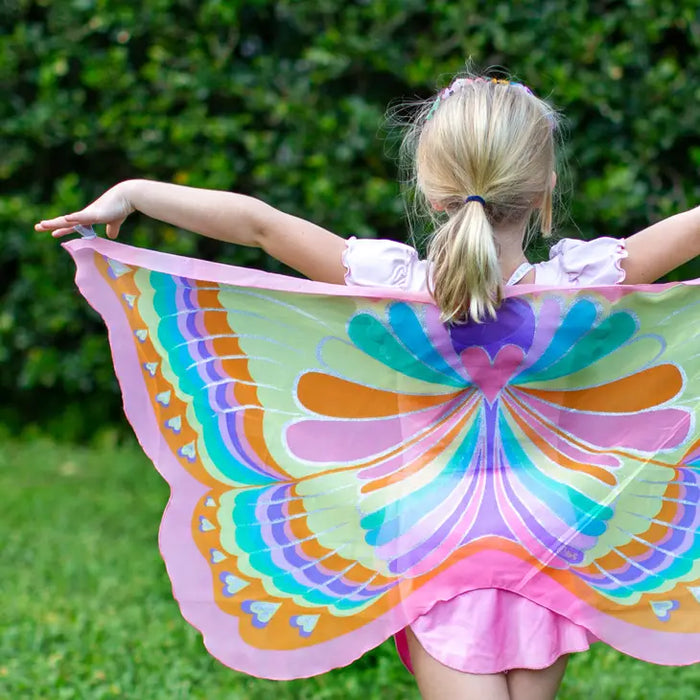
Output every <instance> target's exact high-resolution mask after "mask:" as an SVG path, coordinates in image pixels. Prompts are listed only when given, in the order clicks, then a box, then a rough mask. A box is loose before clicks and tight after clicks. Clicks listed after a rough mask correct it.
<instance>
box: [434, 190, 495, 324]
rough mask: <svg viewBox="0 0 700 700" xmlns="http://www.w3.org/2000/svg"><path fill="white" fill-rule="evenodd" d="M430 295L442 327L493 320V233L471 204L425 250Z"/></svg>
mask: <svg viewBox="0 0 700 700" xmlns="http://www.w3.org/2000/svg"><path fill="white" fill-rule="evenodd" d="M428 261H429V263H430V267H431V278H432V279H431V282H430V284H431V290H430V291H431V293H432V295H433V298H434V299H435V303H436V304H437V305H438V307H439V308H440V312H441V318H442V320H443V321H444V322H448V321H452V322H459V321H466V320H470V321H474V322H476V323H481V322H482V321H483V320H484V319H485V318H487V317H489V318H495V317H496V309H497V308H498V306H499V305H500V303H501V301H502V299H503V289H502V283H503V281H502V279H501V269H500V266H499V264H498V251H497V250H496V243H495V241H494V237H493V228H492V227H491V224H490V223H489V220H488V218H487V216H486V211H485V209H484V206H483V205H482V204H480V203H479V202H477V201H470V202H467V203H466V204H462V205H460V208H459V209H458V210H457V212H456V213H454V214H453V215H452V216H450V218H449V219H448V221H447V222H445V223H444V224H443V225H442V226H440V228H438V229H437V231H435V233H434V234H433V236H432V238H431V240H430V243H429V245H428Z"/></svg>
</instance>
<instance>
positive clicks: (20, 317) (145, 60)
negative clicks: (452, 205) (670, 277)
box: [0, 0, 700, 437]
mask: <svg viewBox="0 0 700 700" xmlns="http://www.w3.org/2000/svg"><path fill="white" fill-rule="evenodd" d="M1 7H2V13H3V15H2V20H1V21H2V23H3V24H4V25H6V26H5V27H4V28H3V32H2V34H1V35H0V76H1V78H2V84H3V87H4V91H3V92H4V97H5V99H3V100H2V102H0V124H1V130H0V133H2V135H3V142H2V144H0V146H1V147H2V159H1V160H0V177H2V179H3V180H4V185H3V190H4V195H3V198H2V199H1V200H0V227H1V230H2V232H3V236H4V245H3V246H2V249H1V250H0V271H1V273H2V275H1V277H0V279H1V280H2V281H1V282H0V295H1V299H2V307H1V310H0V361H1V364H0V386H2V389H3V391H4V393H5V395H8V394H11V395H12V396H13V397H14V400H13V405H14V408H13V409H12V411H11V410H10V409H9V408H8V407H7V405H6V404H4V406H5V408H4V416H3V417H4V419H5V420H7V421H10V422H13V423H14V424H16V425H19V424H22V423H26V422H27V421H37V420H42V421H48V423H47V425H49V426H50V427H52V429H53V430H54V431H55V432H60V433H62V434H64V435H69V436H72V437H79V436H80V435H82V434H84V433H85V432H86V431H87V430H88V429H91V428H92V427H94V425H96V424H97V425H101V424H105V423H108V422H110V421H113V420H115V418H116V416H117V415H118V403H119V402H118V399H117V397H116V384H115V382H114V379H113V377H112V371H111V367H110V360H109V355H108V348H107V344H106V338H105V333H104V331H103V329H102V327H101V325H100V323H99V322H98V320H97V319H96V318H95V316H94V314H92V313H91V312H90V311H89V310H88V309H87V308H86V305H85V303H84V302H83V301H82V300H81V299H80V298H79V297H78V296H77V294H76V292H75V291H74V290H73V288H72V286H71V263H70V261H69V260H68V256H67V255H65V254H63V253H61V252H60V251H59V250H58V249H57V247H56V246H55V245H54V244H53V241H51V240H47V239H48V237H47V236H46V235H37V234H35V233H33V231H32V224H33V223H34V222H35V221H36V220H38V219H41V218H47V217H49V216H52V215H56V214H58V213H64V212H65V211H67V210H73V209H77V208H79V207H81V206H82V205H84V204H85V203H87V202H88V201H89V200H90V199H92V198H94V197H95V196H97V195H98V194H99V193H100V192H101V191H103V190H104V189H105V188H107V187H109V186H110V185H112V184H114V183H115V182H117V181H119V180H122V179H125V178H128V177H136V176H138V177H149V178H156V179H162V180H172V181H175V182H179V183H184V184H190V185H195V186H202V187H213V188H222V189H234V190H237V191H240V192H245V193H248V194H252V195H255V196H259V197H262V198H263V199H265V200H266V201H268V202H270V203H271V204H274V205H275V206H278V207H280V208H282V209H284V210H286V211H289V212H292V213H296V214H299V215H302V216H304V217H306V218H309V219H312V220H314V221H316V222H318V223H320V224H322V225H324V226H326V227H328V228H331V229H333V230H335V231H338V232H339V233H342V234H346V235H349V234H354V235H358V236H379V235H381V236H389V237H394V238H399V239H400V238H402V237H404V236H405V230H406V228H405V224H404V221H403V218H402V205H401V202H400V199H399V190H398V186H397V184H396V168H395V164H394V162H393V160H392V157H391V152H392V150H393V145H394V138H393V137H392V136H390V137H389V138H386V137H385V134H384V132H383V131H382V130H381V128H380V127H381V124H382V115H383V112H384V110H385V108H386V105H387V103H389V102H390V101H391V100H394V99H411V98H413V97H415V96H427V95H429V94H431V93H432V92H433V91H434V90H435V88H436V87H441V86H442V85H443V84H444V82H445V80H447V76H449V75H450V74H451V73H453V72H455V71H457V70H459V69H460V68H462V67H463V65H464V60H465V57H469V56H471V57H472V58H473V60H474V62H475V65H476V66H477V67H488V66H491V65H502V66H506V67H507V68H509V69H510V70H512V71H513V72H514V73H516V74H517V76H518V77H519V78H520V79H521V80H522V81H523V82H525V83H527V84H528V85H530V86H531V87H532V88H533V89H534V90H536V91H537V92H538V93H539V94H542V95H545V96H548V97H550V98H551V99H552V100H553V102H554V103H555V104H557V105H559V106H561V107H562V108H563V109H564V111H565V114H566V115H567V116H568V119H569V126H570V138H569V140H568V144H567V147H566V151H567V154H568V162H569V165H570V175H571V178H570V180H571V184H572V186H571V197H570V204H569V205H568V206H569V212H570V215H571V216H570V219H571V220H573V221H576V224H577V226H578V228H579V229H580V231H581V233H582V235H583V236H584V237H594V236H596V235H600V234H606V235H616V236H622V235H626V234H629V233H631V232H633V231H634V230H636V229H638V228H640V227H643V226H644V225H646V224H647V223H649V222H650V221H653V220H656V219H658V218H660V217H662V216H666V215H668V214H670V213H672V212H675V211H678V210H680V209H683V208H687V207H689V206H690V205H692V204H695V203H697V201H698V199H699V197H698V195H699V193H700V185H699V184H698V181H697V176H696V173H697V170H698V166H699V165H700V147H699V146H698V145H697V144H698V138H697V128H698V127H697V124H696V119H695V106H696V104H697V102H698V97H700V88H698V83H697V80H696V76H697V75H698V74H699V73H700V51H699V50H698V49H699V48H700V47H699V46H698V44H700V31H698V15H697V9H698V7H697V0H679V1H678V2H675V3H659V2H654V1H653V0H639V1H638V2H635V3H615V2H607V1H605V0H602V1H601V2H597V3H588V2H583V1H582V0H574V1H566V2H565V1H564V0H545V1H544V2H532V1H526V2H522V3H510V2H508V1H507V0H498V1H496V2H490V3H486V2H484V1H483V0H481V1H477V0H465V1H464V2H461V3H432V2H431V3H429V2H423V1H419V0H385V1H384V2H374V1H373V2H369V1H367V0H356V1H355V2H345V1H343V2H340V1H339V0H314V1H313V2H312V1H310V0H303V1H298V0H278V1H277V2H267V1H264V0H248V2H242V1H241V0H226V1H224V0H145V1H144V2H142V3H131V2H127V0H64V1H62V2H61V3H57V2H50V0H36V1H35V2H30V1H29V0H4V3H2V5H1ZM232 225H235V222H232ZM565 228H566V229H567V230H566V233H567V234H570V233H572V232H571V231H570V230H569V229H571V228H572V225H571V223H570V222H569V224H568V226H567V227H565ZM124 238H125V240H128V241H131V242H134V243H136V244H139V245H149V246H156V247H159V248H163V249H167V250H170V251H172V252H176V253H182V254H187V255H199V256H206V257H216V258H218V259H222V260H226V261H231V262H235V263H238V264H244V265H257V266H261V267H263V268H267V269H276V267H277V266H276V263H275V262H274V261H270V260H265V259H264V258H263V257H262V256H261V255H260V254H259V253H258V252H257V251H254V250H249V249H235V250H234V249H231V248H230V247H229V248H226V247H224V246H222V245H220V244H218V243H214V242H212V241H206V240H197V238H196V237H194V236H191V235H186V234H182V233H181V232H178V231H175V230H173V229H172V228H171V227H168V226H165V225H163V224H159V223H156V222H153V221H148V220H144V219H138V218H134V221H133V223H132V224H131V225H130V226H129V227H127V231H126V235H125V236H124ZM678 274H681V275H683V276H691V275H692V276H700V267H698V265H697V264H695V266H692V265H690V266H688V267H687V269H685V270H683V271H681V272H680V273H678ZM37 406H41V408H37ZM88 407H89V415H90V416H91V422H90V424H89V425H88V424H87V422H86V421H85V420H84V417H85V416H86V415H88ZM81 416H82V417H83V420H81Z"/></svg>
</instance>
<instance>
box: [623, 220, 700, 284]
mask: <svg viewBox="0 0 700 700" xmlns="http://www.w3.org/2000/svg"><path fill="white" fill-rule="evenodd" d="M625 247H626V248H627V258H625V259H624V260H623V261H622V267H623V269H624V270H625V280H624V284H648V283H651V282H655V281H656V280H657V279H659V277H663V276H664V275H665V274H667V273H669V272H671V270H675V269H676V268H677V267H679V266H680V265H682V264H683V263H686V262H688V261H689V260H692V259H693V258H695V257H697V256H698V255H700V207H695V209H690V210H688V211H684V212H682V213H681V214H676V215H675V216H670V217H669V218H667V219H663V220H662V221H659V222H658V223H656V224H653V225H652V226H649V227H648V228H645V229H644V230H643V231H640V232H639V233H635V234H634V236H630V237H629V238H627V239H626V241H625Z"/></svg>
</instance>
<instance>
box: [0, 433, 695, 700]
mask: <svg viewBox="0 0 700 700" xmlns="http://www.w3.org/2000/svg"><path fill="white" fill-rule="evenodd" d="M103 442H104V441H103ZM0 494H1V495H0V499H1V501H0V503H1V504H2V510H1V511H0V525H1V528H0V553H1V554H2V556H1V558H0V698H2V699H3V700H4V699H5V698H8V699H11V700H24V699H25V698H26V699H30V698H47V699H51V700H53V699H54V698H81V699H82V698H85V699H87V700H99V699H100V698H117V697H121V698H135V699H137V700H161V699H162V700H165V699H166V698H167V700H178V699H180V698H187V699H189V698H206V699H207V700H223V699H224V698H226V699H237V698H241V699H242V700H258V699H260V700H262V699H263V698H265V699H267V698H270V697H275V699H276V700H289V699H292V698H294V699H300V700H304V699H309V700H311V699H314V700H336V699H337V700H341V699H343V700H352V699H354V698H362V700H375V699H381V700H393V699H398V698H406V699H408V700H410V699H412V698H416V699H417V698H418V694H417V692H416V690H415V686H414V684H413V681H412V678H411V676H410V675H409V674H408V673H407V672H405V671H404V670H403V667H402V666H401V664H400V662H399V661H398V658H397V657H396V654H395V652H394V650H393V645H392V643H391V642H388V643H385V644H384V645H382V646H381V647H380V648H379V649H377V650H375V651H374V652H372V653H370V654H367V655H366V656H365V657H364V658H362V659H361V660H360V661H358V662H357V663H355V664H354V665H353V666H351V667H349V668H346V669H341V670H338V671H334V672H332V673H329V674H326V675H324V676H320V677H317V678H314V679H310V680H304V681H294V682H289V683H274V682H271V681H262V680H259V679H255V678H250V677H247V676H244V675H241V674H238V673H235V672H233V671H231V670H230V669H227V668H225V667H223V666H222V665H221V664H219V663H218V662H217V661H215V660H214V659H213V658H211V657H210V656H209V655H208V654H207V652H206V651H205V649H204V647H203V645H202V643H201V638H200V637H199V635H198V633H197V632H196V631H195V630H193V629H192V628H191V627H190V626H189V625H188V624H187V623H186V622H185V621H184V620H183V619H182V618H181V617H180V615H179V612H178V608H177V605H176V604H175V602H174V601H173V599H172V596H171V593H170V584H169V581H168V578H167V575H166V573H165V568H164V566H163V563H162V561H161V560H160V557H159V554H158V547H157V542H156V538H157V529H158V522H159V520H160V514H161V512H162V510H163V507H164V505H165V502H166V500H167V495H168V494H167V487H166V485H165V484H164V483H163V482H162V481H161V479H160V477H159V476H158V475H157V474H156V472H155V470H154V469H153V468H152V467H151V465H150V464H149V463H148V461H147V460H146V458H145V457H144V456H143V455H142V454H141V452H140V451H139V450H138V448H137V447H136V446H135V445H133V444H128V445H126V446H121V447H120V446H116V445H109V444H103V445H102V446H101V447H98V448H81V447H71V446H66V445H58V444H55V443H52V442H50V441H48V440H44V439H41V438H35V439H31V440H29V439H25V440H23V441H22V442H17V441H13V440H11V439H9V438H7V436H5V438H4V439H2V440H0ZM559 697H560V698H562V699H563V700H575V699H579V698H581V699H583V698H586V699H588V698H597V699H598V698H602V699H608V698H610V699H620V700H623V699H624V700H628V699H629V700H642V699H645V698H649V699H651V700H659V699H665V698H669V700H697V698H698V697H700V665H698V666H695V667H687V668H680V669H674V668H660V667H655V666H651V665H647V664H643V663H641V662H639V661H635V660H633V659H628V658H625V657H622V656H621V655H619V654H617V653H616V652H614V651H612V650H611V649H608V648H607V647H604V646H602V645H596V648H594V649H593V650H592V651H591V652H589V653H587V654H579V655H577V656H576V657H575V658H573V659H572V661H571V663H570V664H569V670H568V672H567V676H566V679H565V681H564V685H563V687H562V690H561V693H560V695H559Z"/></svg>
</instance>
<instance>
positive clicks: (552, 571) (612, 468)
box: [66, 239, 700, 679]
mask: <svg viewBox="0 0 700 700" xmlns="http://www.w3.org/2000/svg"><path fill="white" fill-rule="evenodd" d="M66 247H67V249H68V251H69V252H70V253H71V255H72V256H73V258H74V259H75V262H76V265H77V268H78V272H77V283H78V285H79V287H80V290H81V292H82V293H83V294H84V296H85V297H86V298H87V300H88V301H89V303H90V304H91V305H92V306H93V307H94V308H95V309H96V310H97V311H98V312H99V313H100V314H101V315H102V317H103V318H104V320H105V323H106V324H107V327H108V330H109V338H110V344H111V348H112V355H113V359H114V364H115V368H116V372H117V376H118V378H119V382H120V385H121V389H122V392H123V396H124V404H125V410H126V413H127V416H128V418H129V420H130V422H131V424H132V426H133V428H134V430H135V432H136V435H137V437H138V439H139V441H140V443H141V445H142V446H143V448H144V450H145V451H146V453H147V454H148V456H149V457H150V458H151V460H152V461H153V463H154V464H155V466H156V468H157V469H158V470H159V471H160V473H161V474H162V475H163V476H164V477H165V479H167V481H168V483H169V484H170V487H171V497H170V502H169V503H168V506H167V509H166V511H165V514H164V517H163V522H162V525H161V531H160V547H161V551H162V554H163V558H164V560H165V563H166V566H167V569H168V573H169V575H170V578H171V580H172V584H173V591H174V594H175V597H176V598H177V600H178V602H179V604H180V607H181V610H182V613H183V615H184V617H185V618H186V619H187V620H188V621H189V622H190V623H191V624H193V625H194V626H195V627H197V628H198V629H199V630H200V631H201V632H202V634H203V636H204V641H205V644H206V646H207V648H208V649H209V651H210V652H211V653H212V654H213V655H214V656H216V657H217V658H218V659H220V660H221V661H222V662H223V663H225V664H227V665H229V666H231V667H233V668H235V669H238V670H240V671H244V672H247V673H250V674H254V675H257V676H262V677H266V678H275V679H288V678H295V677H305V676H309V675H313V674H318V673H322V672H324V671H327V670H329V669H331V668H334V667H337V666H342V665H345V664H348V663H350V662H351V661H353V660H354V659H356V658H357V657H359V656H360V655H361V654H363V653H364V652H365V651H367V650H368V649H370V648H373V647H375V646H376V645H378V644H379V643H381V642H382V641H384V640H385V639H387V638H388V637H389V636H391V635H392V634H394V633H396V632H397V631H398V630H400V629H402V628H403V627H405V626H406V625H407V624H409V623H410V622H411V621H412V620H414V619H415V618H416V617H417V616H419V615H421V614H423V613H425V612H427V611H428V610H429V609H430V608H431V606H432V605H433V604H434V603H435V602H436V601H438V600H448V599H450V598H452V597H454V596H456V595H458V594H460V593H463V592H466V591H470V590H474V589H478V588H485V587H497V588H502V589H506V590H509V591H513V592H515V593H518V594H520V595H522V596H525V597H526V598H529V599H530V600H532V601H534V602H536V603H538V604H540V605H543V606H545V607H547V608H549V609H551V610H553V611H555V612H557V613H559V614H561V615H565V616H566V617H568V618H569V619H571V620H573V621H574V622H576V623H577V624H579V625H582V626H584V627H586V628H587V629H589V630H590V631H591V632H592V633H593V634H594V635H595V636H597V637H598V638H600V639H602V640H603V641H605V642H607V643H608V644H611V645H612V646H614V647H616V648H617V649H619V650H621V651H623V652H625V653H627V654H631V655H633V656H636V657H638V658H641V659H645V660H647V661H651V662H655V663H661V664H679V665H681V664H690V663H695V662H698V661H700V439H699V434H698V427H697V420H698V410H699V407H700V403H699V400H698V393H699V390H700V342H699V338H700V335H699V333H698V325H699V324H698V320H699V319H700V313H699V311H700V285H698V284H696V283H683V284H671V285H654V286H645V287H631V286H618V287H601V288H595V289H546V290H544V289H538V288H534V287H523V288H516V289H517V291H516V293H515V294H514V295H511V296H509V297H508V299H507V300H506V301H505V303H504V304H503V306H502V307H501V309H500V310H499V313H498V318H497V320H495V321H493V322H489V323H484V324H480V325H477V324H465V325H457V326H444V325H443V324H441V323H440V321H439V316H438V312H437V310H436V308H435V307H434V306H433V305H432V304H431V303H430V299H429V298H427V297H421V296H418V295H415V294H408V293H402V292H400V291H395V290H389V291H388V290H380V289H368V288H353V287H342V286H334V285H324V284H319V283H314V282H309V281H305V280H297V279H293V278H286V277H282V276H279V275H270V274H266V273H262V272H256V271H250V270H245V269H240V268H234V267H227V266H223V265H218V264H215V263H207V262H203V261H198V260H191V259H187V258H179V257H175V256H172V255H166V254H162V253H156V252H152V251H148V250H142V249H136V248H132V247H128V246H125V245H121V244H118V243H115V242H112V241H105V240H99V239H97V240H76V241H72V242H70V243H68V244H66ZM511 291H514V290H511Z"/></svg>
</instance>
